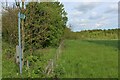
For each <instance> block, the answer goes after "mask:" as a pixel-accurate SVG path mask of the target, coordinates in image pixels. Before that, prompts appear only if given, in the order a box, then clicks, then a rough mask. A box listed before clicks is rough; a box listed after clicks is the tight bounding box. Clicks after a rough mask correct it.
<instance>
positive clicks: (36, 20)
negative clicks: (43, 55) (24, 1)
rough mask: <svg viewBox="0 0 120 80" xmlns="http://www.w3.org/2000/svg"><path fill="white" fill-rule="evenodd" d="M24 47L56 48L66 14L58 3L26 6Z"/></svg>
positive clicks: (36, 3)
mask: <svg viewBox="0 0 120 80" xmlns="http://www.w3.org/2000/svg"><path fill="white" fill-rule="evenodd" d="M25 14H26V20H25V45H26V46H25V47H26V48H28V49H37V48H44V47H48V46H56V45H58V43H59V42H60V39H61V37H62V35H63V31H64V29H65V26H66V21H67V17H66V12H65V11H64V8H63V5H62V4H61V3H60V2H41V3H38V2H34V3H33V2H31V3H29V4H28V5H27V6H26V11H25Z"/></svg>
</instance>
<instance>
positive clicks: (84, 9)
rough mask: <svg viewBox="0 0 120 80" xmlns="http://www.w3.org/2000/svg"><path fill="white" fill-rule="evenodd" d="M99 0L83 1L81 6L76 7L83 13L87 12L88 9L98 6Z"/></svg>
mask: <svg viewBox="0 0 120 80" xmlns="http://www.w3.org/2000/svg"><path fill="white" fill-rule="evenodd" d="M98 4H100V3H97V2H89V3H88V2H86V3H81V4H80V5H79V6H77V7H76V8H75V9H76V10H78V11H80V12H83V13H87V12H88V11H90V10H92V9H94V8H95V7H96V6H98Z"/></svg>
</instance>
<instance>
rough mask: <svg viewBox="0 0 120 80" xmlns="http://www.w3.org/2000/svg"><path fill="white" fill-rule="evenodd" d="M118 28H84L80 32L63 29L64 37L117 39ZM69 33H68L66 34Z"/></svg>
mask: <svg viewBox="0 0 120 80" xmlns="http://www.w3.org/2000/svg"><path fill="white" fill-rule="evenodd" d="M119 32H120V29H108V30H101V29H96V30H85V31H80V32H72V31H70V30H68V31H65V33H66V36H65V38H66V39H103V40H104V39H106V40H107V39H108V40H109V39H118V37H119V35H118V34H119ZM67 34H69V35H67Z"/></svg>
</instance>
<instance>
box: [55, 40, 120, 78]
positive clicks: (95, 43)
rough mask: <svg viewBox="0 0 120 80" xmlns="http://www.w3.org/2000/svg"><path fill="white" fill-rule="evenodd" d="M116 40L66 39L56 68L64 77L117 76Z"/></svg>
mask: <svg viewBox="0 0 120 80" xmlns="http://www.w3.org/2000/svg"><path fill="white" fill-rule="evenodd" d="M117 44H118V43H117V40H92V41H90V40H66V41H65V43H64V49H63V52H62V54H61V57H60V58H59V60H58V62H57V63H58V66H57V67H58V68H59V67H60V68H61V72H62V73H61V74H60V76H59V77H64V78H75V77H76V78H115V77H118V49H117V48H118V47H117Z"/></svg>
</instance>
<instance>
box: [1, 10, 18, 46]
mask: <svg viewBox="0 0 120 80" xmlns="http://www.w3.org/2000/svg"><path fill="white" fill-rule="evenodd" d="M17 13H18V10H17V9H12V8H9V9H7V10H5V11H3V12H2V38H3V39H4V40H5V41H7V42H8V43H10V44H17V42H18V33H17V32H18V31H17V30H18V28H17V24H18V22H17V21H18V18H17Z"/></svg>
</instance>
